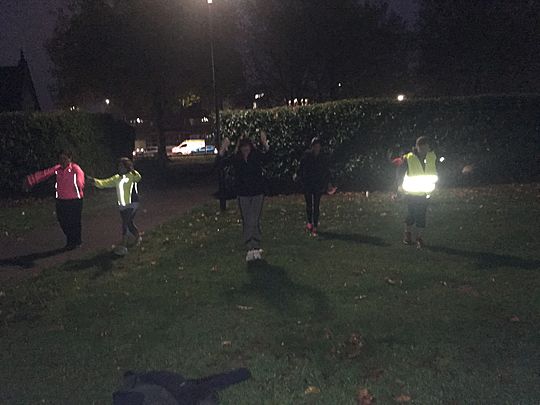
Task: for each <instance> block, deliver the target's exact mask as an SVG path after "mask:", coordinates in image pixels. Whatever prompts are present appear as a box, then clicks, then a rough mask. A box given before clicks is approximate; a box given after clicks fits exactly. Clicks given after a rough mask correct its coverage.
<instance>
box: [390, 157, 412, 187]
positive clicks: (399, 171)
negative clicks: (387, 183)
mask: <svg viewBox="0 0 540 405" xmlns="http://www.w3.org/2000/svg"><path fill="white" fill-rule="evenodd" d="M394 162H396V163H397V164H396V163H394ZM392 163H393V164H394V166H396V180H395V189H396V190H399V188H400V186H401V184H402V183H403V178H404V177H405V173H407V168H408V164H407V159H406V158H405V156H403V157H400V158H396V159H394V160H392Z"/></svg>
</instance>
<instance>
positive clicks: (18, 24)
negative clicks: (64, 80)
mask: <svg viewBox="0 0 540 405" xmlns="http://www.w3.org/2000/svg"><path fill="white" fill-rule="evenodd" d="M179 1H181V0H179ZM201 1H203V0H201ZM379 1H384V0H379ZM387 2H388V3H389V4H390V5H391V6H392V7H393V8H394V10H396V11H397V12H398V13H399V14H401V15H402V16H403V17H405V18H406V19H407V20H408V21H413V20H414V17H415V14H416V0H387ZM67 3H68V0H0V66H6V65H15V64H17V61H18V60H19V50H20V49H21V48H23V49H24V52H25V55H26V59H27V60H28V62H29V64H30V69H31V71H32V76H33V78H34V83H35V85H36V90H37V93H38V97H39V100H40V102H41V105H42V108H44V109H50V108H52V106H53V104H52V99H51V96H50V94H49V90H48V87H49V84H50V82H51V75H50V73H49V71H50V69H51V66H50V61H49V58H48V56H47V52H46V51H45V49H44V47H43V44H44V42H45V41H46V40H47V38H49V37H50V35H51V32H52V30H53V28H54V23H55V20H56V13H55V10H57V9H58V8H60V7H63V6H65V5H66V4H67Z"/></svg>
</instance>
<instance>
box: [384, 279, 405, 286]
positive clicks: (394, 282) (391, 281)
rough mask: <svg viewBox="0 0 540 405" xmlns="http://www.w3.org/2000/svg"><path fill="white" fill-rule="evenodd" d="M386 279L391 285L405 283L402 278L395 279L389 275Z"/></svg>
mask: <svg viewBox="0 0 540 405" xmlns="http://www.w3.org/2000/svg"><path fill="white" fill-rule="evenodd" d="M384 281H386V282H387V283H388V284H390V285H397V284H399V285H401V284H403V281H402V280H394V279H393V278H389V277H386V278H385V279H384Z"/></svg>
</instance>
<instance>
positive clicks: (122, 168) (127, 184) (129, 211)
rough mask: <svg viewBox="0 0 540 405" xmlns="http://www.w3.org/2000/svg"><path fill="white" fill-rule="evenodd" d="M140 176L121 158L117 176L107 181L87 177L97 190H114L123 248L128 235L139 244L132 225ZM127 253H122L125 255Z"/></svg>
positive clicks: (139, 238)
mask: <svg viewBox="0 0 540 405" xmlns="http://www.w3.org/2000/svg"><path fill="white" fill-rule="evenodd" d="M141 178H142V177H141V175H140V174H139V172H137V171H136V170H135V169H134V167H133V162H132V161H131V160H130V159H128V158H121V159H120V161H119V163H118V174H115V175H114V176H112V177H109V178H108V179H95V178H92V177H89V178H88V179H89V180H90V181H93V182H94V184H95V186H96V187H97V188H113V187H114V188H116V196H117V198H118V207H119V208H120V217H121V218H122V239H123V243H124V248H126V247H127V245H128V237H129V234H131V235H133V236H134V237H135V240H136V241H137V242H136V243H137V244H140V243H141V235H140V233H139V229H138V228H137V226H136V225H135V223H134V219H135V214H136V213H137V209H138V208H139V191H138V188H137V183H138V182H139V181H141ZM125 252H127V251H124V252H123V253H125Z"/></svg>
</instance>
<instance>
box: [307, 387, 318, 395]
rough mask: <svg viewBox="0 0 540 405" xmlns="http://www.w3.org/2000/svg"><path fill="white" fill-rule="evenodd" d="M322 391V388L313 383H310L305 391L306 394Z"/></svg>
mask: <svg viewBox="0 0 540 405" xmlns="http://www.w3.org/2000/svg"><path fill="white" fill-rule="evenodd" d="M320 393H321V390H320V388H318V387H315V386H313V385H310V386H309V387H307V388H306V390H305V391H304V394H306V395H311V394H320Z"/></svg>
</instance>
